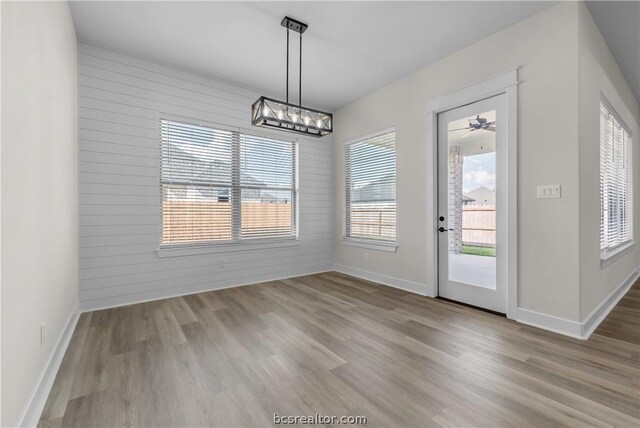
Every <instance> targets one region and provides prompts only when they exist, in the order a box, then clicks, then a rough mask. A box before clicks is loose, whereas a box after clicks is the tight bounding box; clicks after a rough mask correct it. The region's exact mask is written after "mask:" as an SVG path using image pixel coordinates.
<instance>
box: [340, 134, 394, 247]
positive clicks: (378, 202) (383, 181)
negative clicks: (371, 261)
mask: <svg viewBox="0 0 640 428" xmlns="http://www.w3.org/2000/svg"><path fill="white" fill-rule="evenodd" d="M345 150H346V197H347V198H346V199H347V200H346V208H347V209H346V211H347V212H346V217H347V218H346V235H347V237H349V238H358V239H370V240H376V241H389V242H395V239H396V134H395V132H389V133H386V134H383V135H379V136H376V137H372V138H368V139H366V140H363V141H358V142H355V143H351V144H347V145H346V148H345Z"/></svg>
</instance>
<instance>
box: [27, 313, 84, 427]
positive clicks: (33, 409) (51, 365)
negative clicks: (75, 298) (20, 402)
mask: <svg viewBox="0 0 640 428" xmlns="http://www.w3.org/2000/svg"><path fill="white" fill-rule="evenodd" d="M79 318H80V310H79V305H78V304H77V303H76V305H75V306H74V308H73V311H72V312H71V314H70V315H69V318H68V319H67V323H66V324H65V328H64V329H63V330H62V333H60V336H59V337H58V340H57V341H56V344H55V346H54V347H53V349H52V350H51V353H50V354H49V357H48V358H47V360H46V362H45V365H44V367H43V369H42V372H41V373H40V376H39V377H38V380H37V382H36V384H35V386H34V388H33V391H32V392H31V395H30V396H29V400H28V401H27V403H26V404H25V407H24V409H23V411H22V413H21V414H20V416H19V417H18V421H17V423H16V426H19V427H34V426H36V425H37V424H38V421H39V420H40V415H41V414H42V411H43V410H44V406H45V404H47V398H49V393H50V392H51V387H52V386H53V381H54V380H55V378H56V375H57V374H58V369H59V368H60V364H61V363H62V358H63V357H64V354H65V352H66V351H67V347H68V346H69V342H70V341H71V337H72V336H73V331H74V330H75V329H76V324H77V323H78V319H79Z"/></svg>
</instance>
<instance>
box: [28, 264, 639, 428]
mask: <svg viewBox="0 0 640 428" xmlns="http://www.w3.org/2000/svg"><path fill="white" fill-rule="evenodd" d="M274 413H275V414H278V415H313V414H315V413H320V414H323V415H336V416H343V415H346V416H348V415H352V416H365V417H366V418H367V425H369V426H435V427H439V426H442V427H446V426H536V427H542V426H544V427H557V426H576V427H583V426H619V427H632V426H633V427H637V426H640V419H639V418H640V283H636V284H635V286H634V287H633V288H632V289H631V291H630V292H629V293H628V294H627V296H625V297H624V298H623V300H622V301H621V302H620V303H619V305H618V306H617V307H616V308H615V309H614V310H613V312H612V313H611V314H610V315H609V317H608V318H607V319H606V320H605V322H604V323H603V324H602V325H601V326H600V327H599V329H598V330H597V331H596V332H595V333H594V334H593V336H592V337H591V338H590V339H589V340H587V341H580V340H576V339H571V338H567V337H564V336H560V335H557V334H554V333H549V332H546V331H543V330H539V329H536V328H533V327H528V326H524V325H522V324H518V323H515V322H513V321H510V320H507V319H506V318H503V317H499V316H496V315H492V314H489V313H485V312H482V311H479V310H476V309H472V308H468V307H464V306H460V305H456V304H453V303H449V302H445V301H441V300H436V299H429V298H426V297H420V296H416V295H414V294H410V293H406V292H404V291H400V290H396V289H393V288H389V287H385V286H382V285H379V284H375V283H372V282H368V281H364V280H360V279H356V278H353V277H349V276H346V275H343V274H339V273H327V274H319V275H310V276H304V277H298V278H292V279H287V280H282V281H273V282H265V283H260V284H256V285H252V286H246V287H240V288H233V289H226V290H220V291H214V292H208V293H200V294H195V295H190V296H184V297H178V298H173V299H167V300H160V301H155V302H150V303H143V304H137V305H132V306H127V307H121V308H115V309H107V310H102V311H96V312H92V313H85V314H83V315H82V316H81V318H80V321H79V323H78V326H77V328H76V330H75V332H74V334H73V338H72V340H71V344H70V346H69V348H68V350H67V353H66V355H65V357H64V360H63V362H62V366H61V368H60V371H59V373H58V376H57V378H56V380H55V383H54V385H53V389H52V391H51V394H50V396H49V399H48V402H47V404H46V407H45V409H44V412H43V415H42V418H41V420H40V425H41V426H65V427H74V426H77V427H91V426H154V427H157V426H266V425H271V424H272V423H273V415H274Z"/></svg>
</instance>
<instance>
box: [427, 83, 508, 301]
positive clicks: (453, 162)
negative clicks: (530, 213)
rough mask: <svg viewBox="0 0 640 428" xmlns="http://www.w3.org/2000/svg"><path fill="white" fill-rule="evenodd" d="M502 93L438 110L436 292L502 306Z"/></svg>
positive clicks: (449, 296)
mask: <svg viewBox="0 0 640 428" xmlns="http://www.w3.org/2000/svg"><path fill="white" fill-rule="evenodd" d="M504 97H505V96H504V95H499V96H496V97H492V98H489V99H486V100H482V101H478V102H476V103H473V104H469V105H465V106H462V107H459V108H456V109H452V110H449V111H447V112H444V113H441V114H439V115H438V213H439V217H438V259H439V262H438V269H439V284H438V288H439V295H441V296H443V297H447V298H450V299H452V300H457V301H460V302H464V303H468V304H471V305H474V306H479V307H483V308H486V309H491V310H494V311H498V312H503V313H504V312H506V285H505V284H504V281H502V282H501V278H500V275H499V272H500V269H499V264H500V260H499V257H500V246H499V242H500V240H499V236H500V227H501V220H502V218H503V216H502V213H501V208H502V204H503V202H504V201H503V200H502V199H503V198H502V196H501V193H500V185H501V183H500V174H501V173H502V171H504V169H505V168H504V165H503V164H502V163H501V162H502V156H501V152H502V149H501V147H502V146H503V145H504V144H505V141H506V133H505V129H504V123H505V120H504V111H503V110H504V109H503V105H504V104H505V100H504Z"/></svg>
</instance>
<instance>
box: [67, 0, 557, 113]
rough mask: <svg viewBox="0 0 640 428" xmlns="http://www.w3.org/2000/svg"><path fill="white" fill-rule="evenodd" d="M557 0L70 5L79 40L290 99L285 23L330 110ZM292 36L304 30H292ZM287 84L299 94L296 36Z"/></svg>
mask: <svg viewBox="0 0 640 428" xmlns="http://www.w3.org/2000/svg"><path fill="white" fill-rule="evenodd" d="M551 4H553V2H537V1H531V2H530V1H514V2H485V1H482V2H477V1H475V2H474V1H472V2H117V1H109V2H93V1H91V2H89V1H77V2H71V3H70V7H71V13H72V15H73V20H74V23H75V27H76V31H77V33H78V37H79V39H80V40H81V41H84V42H88V43H91V44H96V45H99V46H104V47H108V48H112V49H115V50H118V51H122V52H127V53H131V54H133V55H136V56H140V57H143V58H148V59H151V60H154V61H156V62H160V63H163V64H167V65H171V66H176V67H179V68H181V69H185V70H190V71H194V72H197V73H201V74H205V75H209V76H213V77H216V78H219V79H222V80H225V81H228V82H232V83H235V84H239V85H241V86H245V87H248V88H253V89H256V90H258V91H260V92H262V93H264V94H265V95H270V96H274V97H276V98H278V99H283V98H284V84H285V30H284V28H282V27H281V26H280V21H281V19H282V18H283V17H284V16H285V15H288V16H291V17H293V18H295V19H298V20H300V21H303V22H306V23H308V24H309V29H308V30H307V32H306V33H305V35H304V55H303V63H304V65H303V89H302V95H303V104H305V105H308V106H309V107H315V108H319V109H325V110H329V111H333V110H335V109H336V108H338V107H340V106H342V105H344V104H347V103H348V102H350V101H352V100H354V99H357V98H358V97H360V96H363V95H365V94H367V93H368V92H371V91H373V90H375V89H377V88H379V87H382V86H384V85H385V84H388V83H390V82H393V81H395V80H397V79H399V78H401V77H403V76H406V75H408V74H410V73H412V72H414V71H416V70H419V69H420V68H423V67H425V66H427V65H428V64H431V63H433V62H435V61H437V60H439V59H441V58H444V57H446V56H447V55H450V54H451V53H453V52H455V51H457V50H460V49H462V48H464V47H465V46H468V45H469V44H472V43H474V42H475V41H477V40H480V39H482V38H485V37H487V36H489V35H491V34H493V33H496V32H498V31H500V30H501V29H503V28H506V27H508V26H510V25H512V24H514V23H516V22H518V21H521V20H523V19H525V18H527V17H529V16H531V15H533V14H535V13H537V12H539V11H541V10H543V9H545V8H547V7H549V6H550V5H551ZM292 35H297V34H296V33H292ZM291 46H292V51H293V56H292V62H293V64H292V66H291V75H292V80H291V83H290V86H291V90H290V91H291V94H292V98H294V97H295V98H296V99H297V86H298V84H297V61H298V55H297V46H298V45H297V40H295V37H292V45H291Z"/></svg>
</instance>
